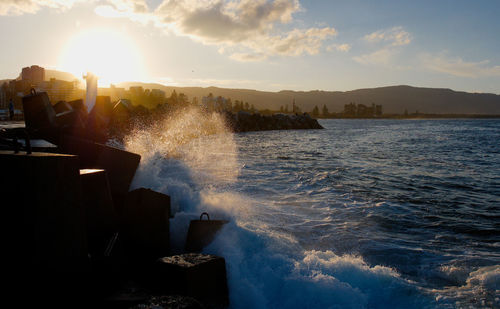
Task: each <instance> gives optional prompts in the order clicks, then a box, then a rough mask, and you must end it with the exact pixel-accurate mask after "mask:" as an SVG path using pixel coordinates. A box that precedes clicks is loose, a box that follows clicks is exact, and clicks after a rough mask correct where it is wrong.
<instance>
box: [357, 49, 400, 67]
mask: <svg viewBox="0 0 500 309" xmlns="http://www.w3.org/2000/svg"><path fill="white" fill-rule="evenodd" d="M396 54H397V51H396V50H395V49H391V48H384V49H380V50H377V51H375V52H373V53H370V54H365V55H361V56H356V57H353V58H352V59H354V61H356V62H358V63H361V64H365V65H379V66H380V65H384V66H387V65H390V63H391V60H392V59H393V57H394V56H395V55H396Z"/></svg>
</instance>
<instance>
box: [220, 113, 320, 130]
mask: <svg viewBox="0 0 500 309" xmlns="http://www.w3.org/2000/svg"><path fill="white" fill-rule="evenodd" d="M226 119H227V120H228V123H229V124H230V126H231V129H232V131H233V132H249V131H269V130H309V129H323V127H322V126H321V125H320V124H319V123H318V120H316V119H314V118H311V116H309V114H307V113H304V114H295V115H287V114H273V115H261V114H259V113H254V114H251V113H248V112H243V111H240V112H238V113H237V114H233V113H227V114H226Z"/></svg>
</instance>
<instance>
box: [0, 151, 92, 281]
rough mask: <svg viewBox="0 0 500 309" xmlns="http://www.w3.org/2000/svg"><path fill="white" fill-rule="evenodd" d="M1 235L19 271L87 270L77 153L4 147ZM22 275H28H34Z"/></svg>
mask: <svg viewBox="0 0 500 309" xmlns="http://www.w3.org/2000/svg"><path fill="white" fill-rule="evenodd" d="M0 161H1V162H2V164H3V167H2V174H1V176H0V178H1V182H0V188H2V192H3V193H4V194H2V195H3V196H4V198H6V199H7V200H10V202H6V203H2V206H3V207H2V223H1V226H2V229H4V230H3V232H2V233H1V236H0V237H1V238H2V239H1V241H2V250H3V252H4V253H6V254H4V258H6V259H7V260H8V261H7V263H6V264H5V265H8V267H9V269H10V270H13V271H15V272H17V275H16V276H19V277H20V278H24V277H23V275H26V276H34V275H35V274H36V273H38V272H48V273H51V272H56V273H67V272H74V273H77V272H82V271H86V269H87V266H88V254H87V241H86V233H85V221H84V220H85V217H84V215H85V214H84V211H83V207H82V202H81V189H80V175H79V166H78V165H79V162H78V157H77V156H72V155H63V154H54V153H37V152H34V153H32V154H31V155H27V154H25V153H23V152H21V153H19V154H14V153H13V152H11V151H0ZM23 280H29V277H26V278H24V279H23Z"/></svg>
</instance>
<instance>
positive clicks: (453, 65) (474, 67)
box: [420, 53, 500, 78]
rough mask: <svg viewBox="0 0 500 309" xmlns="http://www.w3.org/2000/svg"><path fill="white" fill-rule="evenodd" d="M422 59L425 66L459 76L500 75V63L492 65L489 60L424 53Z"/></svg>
mask: <svg viewBox="0 0 500 309" xmlns="http://www.w3.org/2000/svg"><path fill="white" fill-rule="evenodd" d="M420 60H421V62H422V64H423V66H424V67H425V68H427V69H428V70H431V71H435V72H440V73H445V74H449V75H453V76H458V77H468V78H478V77H490V76H500V65H496V66H491V65H489V63H490V61H489V60H483V61H479V62H467V61H464V60H463V59H462V58H460V57H454V58H450V57H448V56H446V54H444V53H442V54H440V55H431V54H423V55H421V56H420Z"/></svg>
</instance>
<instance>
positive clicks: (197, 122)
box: [124, 107, 239, 184]
mask: <svg viewBox="0 0 500 309" xmlns="http://www.w3.org/2000/svg"><path fill="white" fill-rule="evenodd" d="M124 142H125V148H126V149H127V150H129V151H132V152H135V153H138V154H140V155H141V156H142V160H143V162H144V164H145V165H147V164H149V162H150V161H151V160H155V159H158V158H165V159H177V160H179V161H181V162H183V163H184V164H186V166H187V167H188V168H189V169H191V170H192V171H196V172H194V173H191V176H192V177H195V178H197V181H198V182H200V183H214V184H215V182H222V183H226V182H233V181H234V180H235V179H236V177H237V176H238V174H239V166H238V164H237V146H236V143H235V141H234V138H233V134H232V133H231V131H230V130H229V129H228V126H227V124H226V121H225V118H224V117H223V116H222V115H220V114H218V113H205V112H203V111H202V110H200V109H198V108H196V107H190V108H187V109H182V110H179V111H177V112H176V113H174V114H172V115H170V116H168V117H165V118H164V119H161V120H159V121H157V122H155V123H154V124H152V125H151V126H148V127H138V128H136V129H135V130H133V132H132V133H131V134H130V135H128V136H127V137H126V138H125V140H124ZM144 164H143V165H144Z"/></svg>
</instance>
